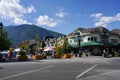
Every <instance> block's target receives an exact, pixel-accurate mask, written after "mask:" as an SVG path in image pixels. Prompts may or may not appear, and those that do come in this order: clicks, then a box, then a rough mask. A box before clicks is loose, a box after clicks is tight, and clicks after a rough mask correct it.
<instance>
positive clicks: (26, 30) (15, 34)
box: [5, 24, 63, 46]
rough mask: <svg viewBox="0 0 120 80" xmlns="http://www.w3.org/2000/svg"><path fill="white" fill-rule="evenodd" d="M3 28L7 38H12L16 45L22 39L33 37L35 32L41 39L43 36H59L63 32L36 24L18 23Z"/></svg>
mask: <svg viewBox="0 0 120 80" xmlns="http://www.w3.org/2000/svg"><path fill="white" fill-rule="evenodd" d="M5 30H6V31H7V32H8V34H9V35H8V38H11V39H12V40H13V46H17V45H18V44H19V43H20V42H22V41H24V40H31V39H34V38H35V36H36V35H37V34H39V35H40V38H41V39H43V38H44V37H45V36H52V37H55V38H57V37H59V36H62V35H63V34H61V33H57V32H54V31H51V30H47V29H45V28H42V27H39V26H36V25H28V24H24V25H19V26H13V25H10V26H7V27H5Z"/></svg>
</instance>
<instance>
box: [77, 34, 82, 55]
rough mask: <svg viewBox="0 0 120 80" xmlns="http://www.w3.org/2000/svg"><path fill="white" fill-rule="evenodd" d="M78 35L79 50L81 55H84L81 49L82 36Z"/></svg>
mask: <svg viewBox="0 0 120 80" xmlns="http://www.w3.org/2000/svg"><path fill="white" fill-rule="evenodd" d="M77 37H78V52H79V57H81V55H82V51H81V47H80V45H81V36H79V35H78V36H77Z"/></svg>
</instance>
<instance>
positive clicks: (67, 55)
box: [63, 54, 71, 58]
mask: <svg viewBox="0 0 120 80" xmlns="http://www.w3.org/2000/svg"><path fill="white" fill-rule="evenodd" d="M63 57H64V58H71V55H70V54H64V56H63Z"/></svg>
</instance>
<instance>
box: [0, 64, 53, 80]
mask: <svg viewBox="0 0 120 80" xmlns="http://www.w3.org/2000/svg"><path fill="white" fill-rule="evenodd" d="M51 67H54V65H51V66H47V67H42V68H39V69H35V70H31V71H27V72H23V73H20V74H16V75H12V76H8V77H4V78H0V80H5V79H9V78H12V77H17V76H21V75H24V74H29V73H33V72H36V71H38V70H44V69H48V68H51Z"/></svg>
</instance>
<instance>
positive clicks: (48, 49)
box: [44, 47, 53, 51]
mask: <svg viewBox="0 0 120 80" xmlns="http://www.w3.org/2000/svg"><path fill="white" fill-rule="evenodd" d="M52 50H53V49H52V48H50V47H48V48H46V49H45V50H44V51H52Z"/></svg>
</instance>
